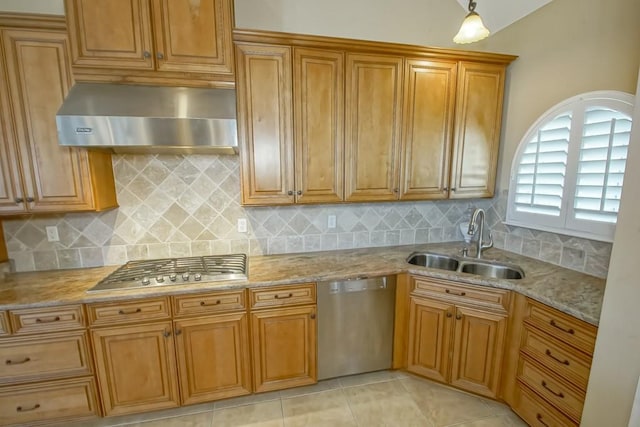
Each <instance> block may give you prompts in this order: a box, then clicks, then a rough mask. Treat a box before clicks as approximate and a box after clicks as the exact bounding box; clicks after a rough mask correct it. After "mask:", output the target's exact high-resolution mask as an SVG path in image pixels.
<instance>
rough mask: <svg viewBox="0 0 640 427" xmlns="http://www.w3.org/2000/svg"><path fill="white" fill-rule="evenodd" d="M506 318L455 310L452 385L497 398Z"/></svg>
mask: <svg viewBox="0 0 640 427" xmlns="http://www.w3.org/2000/svg"><path fill="white" fill-rule="evenodd" d="M506 330H507V317H506V316H505V315H501V314H494V313H490V312H487V311H483V310H478V309H472V308H465V307H456V327H455V333H454V336H455V338H454V348H453V363H452V368H451V385H453V386H456V387H460V388H462V389H465V390H469V391H472V392H474V393H477V394H481V395H484V396H489V397H497V394H498V386H499V384H500V374H501V371H502V356H503V352H504V339H505V333H506Z"/></svg>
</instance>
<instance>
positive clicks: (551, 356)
mask: <svg viewBox="0 0 640 427" xmlns="http://www.w3.org/2000/svg"><path fill="white" fill-rule="evenodd" d="M544 353H545V354H546V355H547V356H549V357H550V358H552V359H553V360H555V361H556V362H558V363H562V364H563V365H567V366H569V361H568V360H567V359H565V360H560V359H558V358H557V357H555V356H554V355H553V354H551V350H549V349H547V351H545V352H544Z"/></svg>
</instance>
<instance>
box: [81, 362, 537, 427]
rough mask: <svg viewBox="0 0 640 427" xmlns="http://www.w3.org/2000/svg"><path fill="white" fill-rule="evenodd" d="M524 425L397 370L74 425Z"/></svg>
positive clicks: (489, 404)
mask: <svg viewBox="0 0 640 427" xmlns="http://www.w3.org/2000/svg"><path fill="white" fill-rule="evenodd" d="M120 425H126V426H135V427H196V426H197V427H201V426H202V427H236V426H237V427H240V426H245V427H248V426H250V427H258V426H260V427H272V426H273V427H297V426H327V427H329V426H331V427H334V426H335V427H338V426H340V427H342V426H366V427H370V426H399V427H406V426H425V427H444V426H456V427H519V426H526V423H524V422H523V421H522V420H521V419H520V418H518V416H517V415H515V414H514V413H513V412H512V411H511V410H510V409H509V407H507V406H506V405H503V404H501V403H497V402H494V401H491V400H488V399H484V398H481V397H477V396H474V395H470V394H467V393H464V392H461V391H458V390H455V389H453V388H449V387H446V386H443V385H440V384H437V383H434V382H431V381H428V380H424V379H422V378H419V377H416V376H413V375H410V374H406V373H404V372H398V371H395V372H393V371H381V372H374V373H369V374H362V375H355V376H351V377H343V378H339V379H333V380H327V381H321V382H319V383H318V384H316V385H312V386H307V387H298V388H295V389H290V390H284V391H279V392H271V393H262V394H256V395H251V396H245V397H240V398H235V399H228V400H222V401H218V402H215V403H208V404H203V405H195V406H188V407H183V408H179V409H174V410H169V411H159V412H153V413H148V414H142V415H133V416H124V417H114V418H105V419H101V420H97V421H94V422H86V423H81V424H75V425H74V426H83V427H84V426H87V427H89V426H91V427H93V426H95V427H105V426H120Z"/></svg>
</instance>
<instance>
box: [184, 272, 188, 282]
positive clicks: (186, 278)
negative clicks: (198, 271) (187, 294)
mask: <svg viewBox="0 0 640 427" xmlns="http://www.w3.org/2000/svg"><path fill="white" fill-rule="evenodd" d="M182 280H184V281H185V282H188V281H189V273H182Z"/></svg>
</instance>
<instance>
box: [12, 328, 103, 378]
mask: <svg viewBox="0 0 640 427" xmlns="http://www.w3.org/2000/svg"><path fill="white" fill-rule="evenodd" d="M87 343H88V339H87V333H86V332H85V331H80V332H75V333H73V334H47V335H43V336H41V337H29V338H9V339H6V340H2V341H1V342H0V383H7V382H18V381H25V380H28V379H38V380H41V379H45V378H46V379H48V378H59V377H63V376H67V377H69V376H79V375H90V374H91V362H90V359H89V348H88V344H87Z"/></svg>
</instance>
